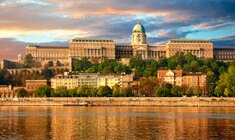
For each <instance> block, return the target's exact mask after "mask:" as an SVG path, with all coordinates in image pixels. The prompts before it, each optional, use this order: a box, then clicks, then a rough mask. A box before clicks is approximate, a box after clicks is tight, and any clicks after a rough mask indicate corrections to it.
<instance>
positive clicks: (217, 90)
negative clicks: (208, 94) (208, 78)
mask: <svg viewBox="0 0 235 140" xmlns="http://www.w3.org/2000/svg"><path fill="white" fill-rule="evenodd" d="M223 93H224V91H223V89H222V88H221V87H220V86H216V87H215V91H214V96H218V97H219V96H221V95H222V94H223Z"/></svg>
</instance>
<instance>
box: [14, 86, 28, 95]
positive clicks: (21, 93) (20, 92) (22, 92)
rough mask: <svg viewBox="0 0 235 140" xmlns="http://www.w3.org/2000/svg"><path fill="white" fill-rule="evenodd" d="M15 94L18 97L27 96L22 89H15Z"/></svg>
mask: <svg viewBox="0 0 235 140" xmlns="http://www.w3.org/2000/svg"><path fill="white" fill-rule="evenodd" d="M16 93H17V96H18V97H26V96H27V95H28V92H27V90H25V89H24V88H19V89H17V90H16Z"/></svg>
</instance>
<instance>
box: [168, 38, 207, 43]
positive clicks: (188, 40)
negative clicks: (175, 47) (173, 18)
mask: <svg viewBox="0 0 235 140" xmlns="http://www.w3.org/2000/svg"><path fill="white" fill-rule="evenodd" d="M169 42H175V43H178V42H180V43H182V42H201V43H211V40H205V39H171V40H169Z"/></svg>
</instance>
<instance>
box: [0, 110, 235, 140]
mask: <svg viewBox="0 0 235 140" xmlns="http://www.w3.org/2000/svg"><path fill="white" fill-rule="evenodd" d="M234 131H235V109H234V108H196V107H0V139H233V138H235V134H234V133H233V132H234Z"/></svg>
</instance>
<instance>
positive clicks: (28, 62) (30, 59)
mask: <svg viewBox="0 0 235 140" xmlns="http://www.w3.org/2000/svg"><path fill="white" fill-rule="evenodd" d="M34 64H35V61H34V60H33V56H32V55H31V54H30V53H29V54H27V55H26V56H25V58H24V66H25V67H26V68H32V67H33V66H34Z"/></svg>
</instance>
